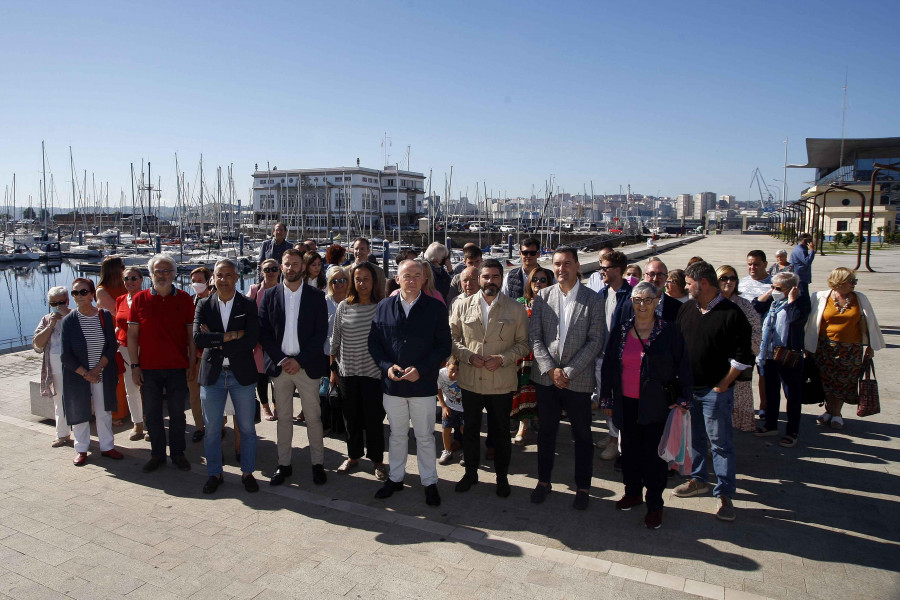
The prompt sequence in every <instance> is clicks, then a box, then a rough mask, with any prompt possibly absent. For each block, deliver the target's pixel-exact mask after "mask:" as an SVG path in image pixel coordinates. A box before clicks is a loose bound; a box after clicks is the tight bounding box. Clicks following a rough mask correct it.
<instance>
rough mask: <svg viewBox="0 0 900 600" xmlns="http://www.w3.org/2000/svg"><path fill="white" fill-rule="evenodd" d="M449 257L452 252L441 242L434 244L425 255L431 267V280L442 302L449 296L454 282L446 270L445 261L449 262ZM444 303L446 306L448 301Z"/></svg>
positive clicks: (427, 249) (426, 250)
mask: <svg viewBox="0 0 900 600" xmlns="http://www.w3.org/2000/svg"><path fill="white" fill-rule="evenodd" d="M449 255H450V251H449V250H448V249H447V246H445V245H443V244H441V243H440V242H432V243H431V244H430V245H429V246H428V247H427V248H426V249H425V252H424V254H423V256H424V258H425V260H427V261H428V263H429V266H430V267H431V280H432V283H433V284H434V289H435V290H437V291H438V292H439V293H440V294H441V300H443V299H444V298H446V297H447V296H448V295H449V293H450V284H451V283H452V282H453V278H452V277H450V273H448V272H447V270H446V269H445V268H444V261H446V260H447V257H448V256H449ZM444 303H445V304H446V301H444Z"/></svg>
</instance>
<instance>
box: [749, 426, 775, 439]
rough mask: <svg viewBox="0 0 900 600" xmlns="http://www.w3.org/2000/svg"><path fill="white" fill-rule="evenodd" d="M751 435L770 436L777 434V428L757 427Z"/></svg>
mask: <svg viewBox="0 0 900 600" xmlns="http://www.w3.org/2000/svg"><path fill="white" fill-rule="evenodd" d="M753 435H755V436H756V437H771V436H775V435H778V430H777V429H766V428H765V427H757V428H756V431H754V432H753Z"/></svg>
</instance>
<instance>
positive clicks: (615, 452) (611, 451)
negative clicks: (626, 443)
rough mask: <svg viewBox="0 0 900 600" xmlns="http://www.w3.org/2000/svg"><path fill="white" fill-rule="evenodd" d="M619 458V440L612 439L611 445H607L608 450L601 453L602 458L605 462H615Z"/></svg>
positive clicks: (610, 439)
mask: <svg viewBox="0 0 900 600" xmlns="http://www.w3.org/2000/svg"><path fill="white" fill-rule="evenodd" d="M618 457H619V440H618V438H614V437H611V438H609V443H608V444H607V445H606V448H604V449H603V452H601V453H600V458H602V459H603V460H613V459H615V458H618Z"/></svg>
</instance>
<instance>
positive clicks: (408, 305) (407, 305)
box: [397, 290, 422, 317]
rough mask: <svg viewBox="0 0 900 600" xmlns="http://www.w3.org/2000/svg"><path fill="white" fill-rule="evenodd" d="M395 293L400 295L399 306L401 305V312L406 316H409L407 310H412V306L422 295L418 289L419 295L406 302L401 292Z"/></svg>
mask: <svg viewBox="0 0 900 600" xmlns="http://www.w3.org/2000/svg"><path fill="white" fill-rule="evenodd" d="M397 295H398V296H400V306H402V307H403V312H404V314H406V316H407V317H409V311H411V310H412V307H413V306H414V305H415V304H416V302H418V301H419V298H421V297H422V291H421V290H419V295H418V296H416V297H415V299H414V300H413V301H412V302H407V301H406V300H404V299H403V294H402V293H401V294H397Z"/></svg>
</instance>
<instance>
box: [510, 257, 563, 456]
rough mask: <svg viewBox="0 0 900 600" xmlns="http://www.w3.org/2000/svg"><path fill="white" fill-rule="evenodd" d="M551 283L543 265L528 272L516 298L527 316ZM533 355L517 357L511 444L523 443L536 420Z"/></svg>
mask: <svg viewBox="0 0 900 600" xmlns="http://www.w3.org/2000/svg"><path fill="white" fill-rule="evenodd" d="M552 284H553V273H552V272H551V271H550V269H545V268H544V267H535V268H534V269H532V270H531V272H530V273H529V274H528V278H527V279H526V280H525V295H524V296H522V297H521V298H518V301H519V302H521V303H522V304H524V305H525V310H526V311H527V312H528V316H529V317H531V305H532V303H533V302H534V297H535V295H536V294H537V293H538V292H539V291H541V290H542V289H544V288H545V287H547V286H548V285H552ZM533 360H534V355H533V354H529V355H528V356H526V357H525V358H522V359H519V361H518V363H519V364H518V368H519V371H518V373H519V389H518V391H516V393H515V394H513V401H512V410H511V411H510V413H509V416H510V417H511V418H513V419H518V420H519V430H518V431H517V432H516V437H514V438H513V444H515V445H517V446H524V445H525V436H526V435H528V432H529V431H530V430H532V429H534V423H535V422H536V421H537V392H536V391H535V389H534V385H533V384H532V383H531V362H532V361H533Z"/></svg>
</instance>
